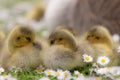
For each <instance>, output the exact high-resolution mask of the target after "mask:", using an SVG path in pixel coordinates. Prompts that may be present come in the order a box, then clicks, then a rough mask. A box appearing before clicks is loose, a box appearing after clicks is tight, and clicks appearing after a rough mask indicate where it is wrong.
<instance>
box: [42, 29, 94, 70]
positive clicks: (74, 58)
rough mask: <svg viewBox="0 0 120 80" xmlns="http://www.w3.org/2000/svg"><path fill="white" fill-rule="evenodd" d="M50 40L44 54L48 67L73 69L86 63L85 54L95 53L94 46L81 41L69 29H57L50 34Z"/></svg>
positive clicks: (44, 60) (43, 57) (45, 64)
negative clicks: (83, 56)
mask: <svg viewBox="0 0 120 80" xmlns="http://www.w3.org/2000/svg"><path fill="white" fill-rule="evenodd" d="M48 42H49V45H50V47H49V48H48V49H47V50H46V52H45V53H44V54H43V55H42V59H43V64H44V66H45V67H46V68H51V69H58V68H60V69H63V70H66V69H67V70H71V69H73V68H75V67H78V66H80V65H82V64H84V63H83V59H82V55H83V54H85V53H88V54H94V50H93V48H91V46H90V45H89V44H87V42H84V41H83V42H80V43H79V42H78V41H77V40H76V37H75V36H74V35H73V34H72V33H71V32H70V31H69V30H67V29H55V30H54V31H53V32H52V33H51V34H50V36H49V39H48ZM93 56H95V55H93Z"/></svg>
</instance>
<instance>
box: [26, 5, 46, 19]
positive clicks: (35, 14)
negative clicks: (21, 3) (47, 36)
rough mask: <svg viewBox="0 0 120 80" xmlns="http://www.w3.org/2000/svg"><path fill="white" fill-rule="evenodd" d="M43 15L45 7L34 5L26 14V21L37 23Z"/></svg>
mask: <svg viewBox="0 0 120 80" xmlns="http://www.w3.org/2000/svg"><path fill="white" fill-rule="evenodd" d="M44 13H45V5H44V4H42V3H41V4H35V5H34V7H33V8H32V9H31V10H30V11H29V12H28V14H27V20H28V21H31V20H36V21H39V20H40V19H41V18H43V16H44Z"/></svg>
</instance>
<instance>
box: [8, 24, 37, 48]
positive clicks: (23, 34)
mask: <svg viewBox="0 0 120 80" xmlns="http://www.w3.org/2000/svg"><path fill="white" fill-rule="evenodd" d="M34 39H35V33H34V31H33V30H32V29H31V28H28V27H25V26H15V27H14V28H13V29H12V31H11V32H10V34H9V36H8V47H9V49H11V48H21V47H24V46H26V45H28V44H30V43H32V42H33V41H34Z"/></svg>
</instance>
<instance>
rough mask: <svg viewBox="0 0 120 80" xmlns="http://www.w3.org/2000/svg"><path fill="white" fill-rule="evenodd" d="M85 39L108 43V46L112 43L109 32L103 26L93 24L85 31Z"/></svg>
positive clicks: (91, 41)
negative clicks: (93, 25)
mask: <svg viewBox="0 0 120 80" xmlns="http://www.w3.org/2000/svg"><path fill="white" fill-rule="evenodd" d="M86 39H87V40H88V41H89V42H90V43H108V44H109V46H112V45H113V42H112V37H111V35H110V32H109V31H108V29H107V28H105V27H104V26H95V27H93V28H92V29H90V30H89V31H88V33H87V36H86Z"/></svg>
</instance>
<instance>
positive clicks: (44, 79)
mask: <svg viewBox="0 0 120 80" xmlns="http://www.w3.org/2000/svg"><path fill="white" fill-rule="evenodd" d="M39 80H50V79H49V78H48V77H42V78H40V79H39Z"/></svg>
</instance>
